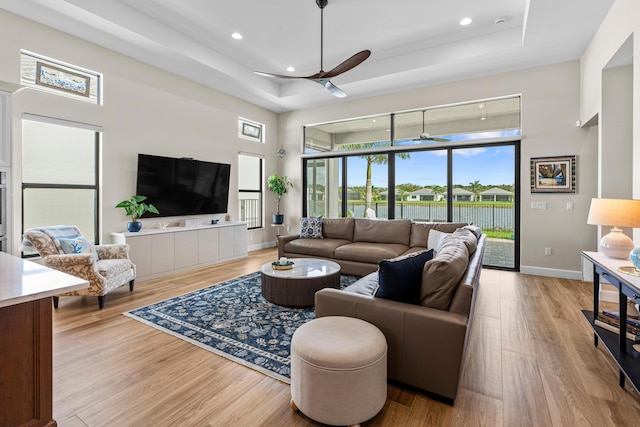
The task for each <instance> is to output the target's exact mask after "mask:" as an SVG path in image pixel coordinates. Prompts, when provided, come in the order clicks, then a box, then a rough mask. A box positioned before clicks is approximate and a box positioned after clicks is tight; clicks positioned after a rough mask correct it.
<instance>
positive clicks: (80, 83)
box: [36, 61, 91, 97]
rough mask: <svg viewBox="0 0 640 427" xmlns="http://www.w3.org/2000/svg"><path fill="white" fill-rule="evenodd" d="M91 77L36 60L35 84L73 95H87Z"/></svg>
mask: <svg viewBox="0 0 640 427" xmlns="http://www.w3.org/2000/svg"><path fill="white" fill-rule="evenodd" d="M90 82H91V77H90V76H88V75H82V74H80V73H74V72H71V71H69V70H64V69H62V68H59V67H56V66H54V65H51V64H45V63H44V62H41V61H38V62H36V85H42V86H47V87H50V88H53V89H56V90H61V91H64V92H68V93H72V94H74V95H80V96H86V97H88V96H89V86H90Z"/></svg>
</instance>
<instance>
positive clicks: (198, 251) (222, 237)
mask: <svg viewBox="0 0 640 427" xmlns="http://www.w3.org/2000/svg"><path fill="white" fill-rule="evenodd" d="M111 241H112V242H113V243H127V244H128V245H129V257H130V258H131V260H132V261H133V263H134V264H135V265H136V280H146V279H153V278H155V277H160V276H165V275H167V274H172V273H176V272H179V271H183V270H188V269H193V268H198V267H204V266H206V265H211V264H217V263H220V262H223V261H229V260H232V259H237V258H243V257H246V256H247V223H246V222H223V223H220V224H215V225H200V226H197V227H169V228H165V229H158V228H156V229H153V228H152V229H143V230H141V231H138V232H136V233H130V232H122V233H116V232H114V233H111Z"/></svg>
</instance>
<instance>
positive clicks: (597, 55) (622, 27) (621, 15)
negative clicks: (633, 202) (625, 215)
mask: <svg viewBox="0 0 640 427" xmlns="http://www.w3.org/2000/svg"><path fill="white" fill-rule="evenodd" d="M638 35H640V2H638V1H637V0H616V2H615V3H614V4H613V6H612V7H611V10H610V11H609V13H608V14H607V17H606V18H605V20H604V21H603V23H602V24H601V25H600V28H599V29H598V32H597V33H596V35H595V36H594V37H593V39H592V40H591V43H590V44H589V46H588V47H587V49H586V51H585V53H584V55H583V56H582V60H581V70H582V73H581V92H580V94H581V106H580V111H581V117H582V120H583V121H586V120H591V119H593V118H594V117H599V116H600V115H601V114H603V111H604V113H606V112H607V111H608V110H607V106H608V105H610V101H608V100H607V99H606V98H605V99H604V100H603V97H606V96H607V93H608V92H609V90H611V89H612V90H614V91H615V90H617V89H616V88H615V84H614V83H612V82H611V80H610V79H609V80H607V75H610V73H609V72H604V73H603V70H604V68H605V66H606V65H607V63H609V61H610V60H611V59H612V58H613V57H614V56H615V55H616V54H617V53H618V50H619V49H620V47H621V46H622V45H623V44H624V43H625V42H626V41H627V39H629V38H630V37H631V38H632V40H633V59H632V62H633V66H632V67H631V72H632V77H631V82H630V83H628V77H624V80H623V82H622V84H628V85H630V86H631V87H632V89H631V92H632V101H631V103H632V116H631V126H632V130H631V132H632V138H631V147H627V148H626V150H625V153H626V154H627V156H628V153H629V152H630V153H631V159H632V161H631V165H632V167H631V177H629V176H628V172H627V173H625V174H621V175H619V174H617V173H615V172H613V171H612V170H610V169H609V170H605V169H604V168H603V170H602V171H601V176H600V177H599V179H600V181H603V182H604V183H605V186H609V187H610V186H611V184H616V183H617V184H618V186H619V187H625V188H628V187H629V183H631V194H630V195H628V196H631V197H632V198H634V199H640V166H637V165H640V116H639V115H638V111H640V65H639V64H640V63H639V62H638V61H639V59H640V39H639V38H638ZM603 76H604V77H603ZM626 105H627V108H628V104H626ZM627 111H628V110H627ZM610 123H611V126H615V123H616V118H615V117H614V118H613V119H612V122H610ZM605 125H606V123H605ZM625 130H626V131H628V127H626V126H625ZM608 135H609V130H605V131H604V132H603V135H602V137H601V141H600V144H601V145H602V147H603V150H606V149H607V148H606V147H608V146H610V145H611V144H614V142H612V141H611V140H608V139H607V138H608ZM609 155H610V154H609ZM627 161H628V159H627ZM604 196H606V194H605V195H604ZM633 235H634V242H635V244H636V246H640V229H635V230H634V232H633Z"/></svg>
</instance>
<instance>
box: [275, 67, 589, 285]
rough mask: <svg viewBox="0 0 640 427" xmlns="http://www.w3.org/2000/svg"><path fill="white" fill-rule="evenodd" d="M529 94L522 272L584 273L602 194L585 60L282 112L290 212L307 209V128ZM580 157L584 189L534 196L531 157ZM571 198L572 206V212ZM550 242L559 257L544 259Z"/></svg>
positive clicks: (525, 103)
mask: <svg viewBox="0 0 640 427" xmlns="http://www.w3.org/2000/svg"><path fill="white" fill-rule="evenodd" d="M513 94H521V95H522V131H523V134H524V138H523V141H522V153H521V154H522V162H521V175H520V180H521V184H522V185H521V194H520V197H521V200H522V214H521V242H522V245H521V269H522V271H523V272H529V273H535V274H544V275H551V276H559V277H575V278H579V277H580V270H581V262H580V251H582V250H594V249H595V248H596V246H595V245H596V244H595V241H596V238H595V235H596V228H595V227H594V226H590V225H587V224H586V219H587V213H588V210H589V204H590V202H591V198H592V197H595V194H596V191H597V187H596V185H597V175H596V174H595V172H594V170H595V167H596V158H597V157H596V155H597V129H589V128H587V129H582V128H579V127H577V126H576V121H577V120H579V117H580V102H579V101H580V64H579V62H578V61H572V62H567V63H562V64H555V65H550V66H545V67H539V68H533V69H528V70H524V71H516V72H510V73H504V74H499V75H494V76H489V77H483V78H478V79H472V80H466V81H461V82H456V83H450V84H444V85H439V86H432V87H425V88H421V89H417V90H412V91H407V92H400V93H395V94H390V95H383V96H377V97H372V98H368V99H363V100H355V101H349V100H348V98H347V100H346V101H345V102H342V103H338V104H334V105H331V106H328V107H318V108H313V109H308V110H301V111H295V112H290V113H285V114H282V121H281V122H282V127H281V135H282V139H283V141H284V143H285V146H286V148H287V151H288V153H289V154H288V155H287V157H286V158H285V165H284V169H283V172H284V173H286V174H287V175H288V176H290V177H291V178H293V179H294V180H295V182H296V183H298V186H297V188H296V189H295V190H294V191H293V192H291V196H286V197H285V198H283V203H284V204H285V210H286V212H287V213H288V214H290V215H292V214H293V213H295V214H293V215H295V216H296V217H299V216H300V215H301V214H302V212H301V203H300V198H301V197H302V192H301V191H300V184H299V183H301V182H302V167H301V162H300V159H299V154H300V153H301V150H302V139H303V133H302V127H303V125H305V124H309V123H321V122H326V121H333V120H340V119H345V118H349V117H358V116H366V115H372V114H380V113H386V112H391V111H400V110H407V109H418V108H421V107H431V106H437V105H445V104H451V103H459V102H468V101H472V100H479V99H485V98H493V97H497V96H507V95H513ZM573 154H575V155H577V156H578V157H577V169H578V170H577V180H578V181H577V188H578V192H577V194H531V192H530V189H529V182H530V171H529V161H530V158H531V157H542V156H555V155H573ZM534 201H544V202H547V205H548V209H547V210H531V209H530V206H531V202H534ZM567 202H572V203H573V205H574V209H573V210H567V209H566V204H567ZM545 247H551V248H552V253H553V255H551V256H545V255H544V248H545Z"/></svg>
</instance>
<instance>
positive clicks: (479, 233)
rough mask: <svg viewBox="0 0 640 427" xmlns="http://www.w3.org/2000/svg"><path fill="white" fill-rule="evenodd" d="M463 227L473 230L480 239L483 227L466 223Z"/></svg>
mask: <svg viewBox="0 0 640 427" xmlns="http://www.w3.org/2000/svg"><path fill="white" fill-rule="evenodd" d="M462 228H465V229H467V230H469V231H471V232H472V233H473V234H475V235H476V239H479V238H480V236H482V228H480V227H478V226H477V225H471V224H469V225H465V226H464V227H462Z"/></svg>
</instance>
